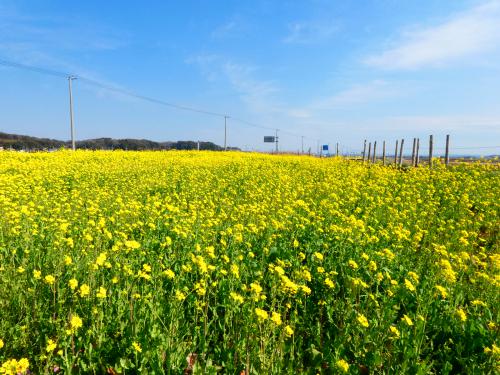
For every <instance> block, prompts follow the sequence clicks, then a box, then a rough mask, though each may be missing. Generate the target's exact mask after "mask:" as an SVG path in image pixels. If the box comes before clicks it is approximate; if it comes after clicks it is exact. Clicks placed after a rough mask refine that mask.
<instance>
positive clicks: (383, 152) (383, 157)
mask: <svg viewBox="0 0 500 375" xmlns="http://www.w3.org/2000/svg"><path fill="white" fill-rule="evenodd" d="M382 165H385V141H384V142H382Z"/></svg>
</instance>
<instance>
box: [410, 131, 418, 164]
mask: <svg viewBox="0 0 500 375" xmlns="http://www.w3.org/2000/svg"><path fill="white" fill-rule="evenodd" d="M416 145H417V138H413V149H412V151H411V165H412V166H414V165H415V147H416Z"/></svg>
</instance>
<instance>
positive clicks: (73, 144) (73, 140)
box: [68, 76, 76, 151]
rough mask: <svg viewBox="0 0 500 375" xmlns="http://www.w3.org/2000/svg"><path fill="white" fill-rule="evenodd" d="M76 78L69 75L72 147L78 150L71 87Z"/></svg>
mask: <svg viewBox="0 0 500 375" xmlns="http://www.w3.org/2000/svg"><path fill="white" fill-rule="evenodd" d="M74 79H76V77H75V76H68V88H69V121H70V125H71V148H72V149H73V151H75V150H76V144H75V127H74V124H73V90H72V88H71V81H73V80H74Z"/></svg>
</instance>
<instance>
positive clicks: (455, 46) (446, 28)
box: [365, 0, 500, 69]
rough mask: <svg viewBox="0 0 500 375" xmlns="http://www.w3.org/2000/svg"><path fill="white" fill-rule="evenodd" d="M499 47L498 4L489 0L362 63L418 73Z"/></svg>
mask: <svg viewBox="0 0 500 375" xmlns="http://www.w3.org/2000/svg"><path fill="white" fill-rule="evenodd" d="M499 47H500V0H492V1H488V2H486V3H484V4H482V5H480V6H477V7H474V8H472V9H469V10H468V11H465V12H462V13H458V14H455V15H454V16H452V17H450V18H449V19H447V20H446V21H445V22H442V23H441V24H438V25H435V26H430V27H421V28H415V29H413V30H411V31H406V32H404V33H403V34H402V35H401V37H400V41H399V42H397V43H396V44H395V45H394V46H392V47H390V48H388V49H387V50H385V51H383V52H381V53H380V54H377V55H373V56H370V57H368V58H367V59H366V60H365V62H366V63H367V64H368V65H372V66H374V67H378V68H383V69H418V68H421V67H425V66H441V65H444V64H446V63H449V62H452V61H454V60H463V59H467V58H472V57H478V56H481V55H482V54H483V53H486V52H490V51H492V50H495V49H498V48H499Z"/></svg>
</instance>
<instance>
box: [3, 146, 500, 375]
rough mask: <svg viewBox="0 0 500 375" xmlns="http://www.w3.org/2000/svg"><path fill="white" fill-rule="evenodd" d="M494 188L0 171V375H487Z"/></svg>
mask: <svg viewBox="0 0 500 375" xmlns="http://www.w3.org/2000/svg"><path fill="white" fill-rule="evenodd" d="M499 213H500V169H499V167H498V165H496V166H495V165H493V164H468V165H465V164H463V165H456V166H453V167H450V168H448V169H446V168H444V166H442V165H437V166H436V167H435V168H434V169H432V170H430V169H428V168H426V167H420V168H413V169H396V168H394V167H387V166H385V167H384V166H380V165H367V164H366V165H363V164H362V163H361V162H359V161H348V160H343V159H341V158H331V159H318V158H312V157H306V156H271V155H260V154H244V153H215V152H214V153H210V152H119V151H118V152H117V151H115V152H104V151H98V152H84V151H77V152H74V153H72V152H68V151H59V152H55V153H35V154H22V153H14V152H1V153H0V366H1V367H0V374H16V373H20V374H25V373H29V372H31V373H35V374H43V373H61V374H79V373H95V374H105V373H108V374H117V373H129V374H130V373H143V374H161V373H173V374H176V373H190V372H193V373H208V374H212V373H229V374H236V373H243V374H245V372H246V373H248V374H282V373H288V374H298V373H312V374H316V373H322V374H336V373H350V374H359V373H361V374H368V373H391V374H403V373H412V374H427V373H442V374H447V373H467V374H474V373H486V374H487V373H492V374H493V373H495V372H496V371H499V360H500V349H499V346H500V343H499V304H500V302H499V297H498V296H499V286H500V276H499V271H500V255H499V228H500V220H499Z"/></svg>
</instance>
